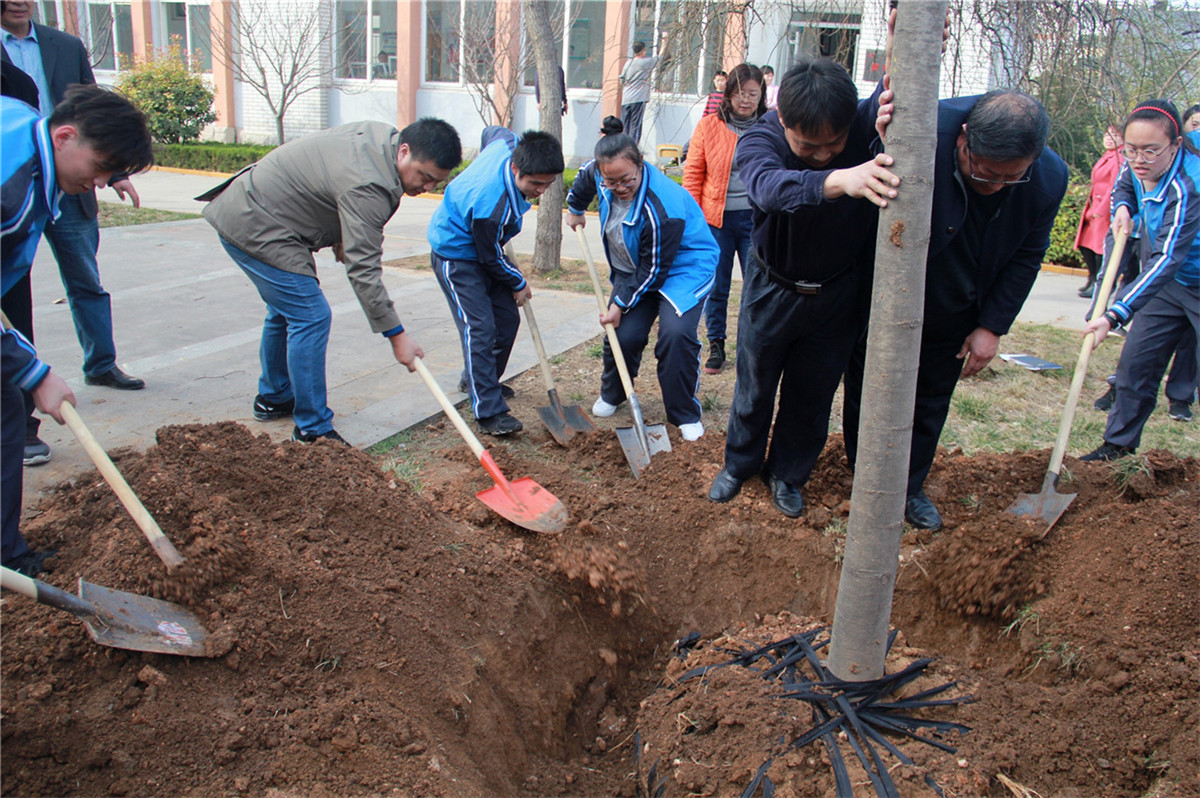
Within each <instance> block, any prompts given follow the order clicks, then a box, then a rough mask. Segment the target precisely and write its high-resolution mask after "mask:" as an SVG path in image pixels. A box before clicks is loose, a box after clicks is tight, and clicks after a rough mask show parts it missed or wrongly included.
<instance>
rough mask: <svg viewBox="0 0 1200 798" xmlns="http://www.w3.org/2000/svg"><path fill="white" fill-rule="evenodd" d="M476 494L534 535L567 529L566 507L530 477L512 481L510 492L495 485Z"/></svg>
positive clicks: (509, 485) (509, 486) (482, 500)
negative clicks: (534, 533)
mask: <svg viewBox="0 0 1200 798" xmlns="http://www.w3.org/2000/svg"><path fill="white" fill-rule="evenodd" d="M475 495H476V496H478V497H479V500H480V501H481V502H483V503H484V504H486V505H487V506H488V507H491V508H492V509H493V510H495V511H496V512H498V513H500V515H502V516H504V517H505V518H507V519H508V520H509V521H512V522H513V523H514V524H516V525H517V526H520V527H524V528H525V529H529V530H532V531H533V532H562V531H563V530H564V529H566V528H567V508H566V507H564V506H563V503H562V502H560V501H559V500H558V499H557V498H556V497H555V495H554V494H553V493H551V492H550V491H548V490H546V489H545V488H543V487H542V486H541V485H539V484H537V483H536V482H534V481H533V480H532V479H530V478H529V477H522V478H521V479H514V480H512V481H511V482H509V483H508V490H505V489H504V488H503V487H501V486H500V485H493V486H492V487H490V488H488V489H487V490H481V491H479V493H476V494H475Z"/></svg>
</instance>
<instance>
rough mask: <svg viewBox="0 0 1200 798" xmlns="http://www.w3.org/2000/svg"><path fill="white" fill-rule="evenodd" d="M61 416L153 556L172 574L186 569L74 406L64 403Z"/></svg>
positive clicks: (60, 409) (175, 550) (181, 559)
mask: <svg viewBox="0 0 1200 798" xmlns="http://www.w3.org/2000/svg"><path fill="white" fill-rule="evenodd" d="M59 412H60V413H62V417H63V420H64V421H65V422H66V423H67V426H68V427H70V428H71V432H73V433H75V437H76V438H78V439H79V443H80V444H82V445H83V449H84V451H86V452H87V453H88V457H90V458H91V459H92V462H93V463H95V465H96V470H97V471H99V472H100V475H101V476H103V477H104V481H105V482H107V483H108V484H109V487H111V488H112V489H113V492H114V493H116V494H117V498H118V499H120V500H121V504H122V505H124V506H125V509H126V510H127V511H128V512H129V515H130V516H131V517H132V518H133V520H134V523H136V524H137V525H138V528H139V529H141V530H142V533H143V534H144V535H145V536H146V540H148V541H150V546H151V547H152V548H153V549H154V553H155V554H157V555H158V558H159V559H160V560H162V561H163V564H164V565H166V566H167V568H168V569H169V570H173V569H175V568H178V567H179V566H180V565H183V556H182V555H181V554H180V553H179V551H178V550H177V549H176V548H175V546H174V545H173V544H172V543H171V541H170V540H169V539H168V538H167V536H166V535H164V534H163V531H162V529H160V528H159V526H158V522H157V521H155V520H154V516H152V515H150V511H149V510H147V509H146V507H145V505H143V504H142V502H141V499H139V498H138V497H137V494H135V493H134V492H133V488H131V487H129V483H128V482H126V481H125V477H123V476H121V472H120V471H118V470H117V467H116V465H114V464H113V461H112V460H110V459H109V457H108V454H107V453H106V452H105V451H104V449H103V447H101V446H100V444H99V443H97V442H96V438H95V437H94V436H93V435H92V432H91V430H89V429H88V428H87V425H86V424H84V423H83V419H82V418H80V417H79V413H78V412H76V410H75V407H74V405H72V404H71V403H70V402H63V403H62V407H61V408H59Z"/></svg>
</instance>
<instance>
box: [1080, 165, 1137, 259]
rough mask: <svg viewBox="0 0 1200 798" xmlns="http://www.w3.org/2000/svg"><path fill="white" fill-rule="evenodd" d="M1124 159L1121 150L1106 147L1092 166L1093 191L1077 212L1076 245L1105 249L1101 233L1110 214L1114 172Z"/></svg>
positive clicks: (1118, 170) (1114, 179)
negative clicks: (1081, 208) (1081, 211)
mask: <svg viewBox="0 0 1200 798" xmlns="http://www.w3.org/2000/svg"><path fill="white" fill-rule="evenodd" d="M1124 160H1125V159H1124V158H1122V157H1121V151H1120V150H1105V152H1104V154H1103V155H1101V156H1100V160H1098V161H1096V165H1095V166H1093V167H1092V192H1091V194H1090V195H1089V196H1088V201H1087V204H1086V205H1084V206H1083V213H1081V214H1080V215H1079V230H1078V232H1076V233H1075V249H1079V248H1080V247H1087V248H1088V249H1090V250H1091V251H1092V252H1099V253H1103V252H1104V234H1105V233H1107V232H1108V228H1109V220H1110V217H1111V215H1112V209H1111V206H1112V190H1113V184H1114V183H1116V182H1117V173H1118V172H1120V171H1121V164H1122V163H1124Z"/></svg>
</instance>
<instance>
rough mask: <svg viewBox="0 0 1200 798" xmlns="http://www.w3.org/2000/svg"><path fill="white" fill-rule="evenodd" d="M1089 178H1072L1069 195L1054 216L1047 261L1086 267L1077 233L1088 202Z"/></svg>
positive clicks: (1079, 267) (1064, 198) (1068, 190)
mask: <svg viewBox="0 0 1200 798" xmlns="http://www.w3.org/2000/svg"><path fill="white" fill-rule="evenodd" d="M1090 188H1091V186H1090V184H1089V183H1088V181H1087V180H1082V181H1081V180H1071V181H1070V182H1069V183H1068V184H1067V195H1066V196H1065V197H1063V201H1062V205H1060V206H1059V208H1058V216H1056V217H1055V218H1054V229H1052V230H1051V231H1050V248H1049V249H1047V250H1046V258H1045V260H1046V262H1047V263H1057V264H1058V265H1059V266H1074V267H1075V268H1077V269H1082V268H1084V266H1083V259H1082V258H1080V257H1079V251H1078V250H1076V249H1075V233H1076V232H1077V231H1078V230H1079V217H1080V215H1081V214H1082V213H1083V206H1084V205H1085V204H1086V203H1087V198H1088V193H1089V189H1090Z"/></svg>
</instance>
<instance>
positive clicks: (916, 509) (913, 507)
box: [904, 490, 942, 532]
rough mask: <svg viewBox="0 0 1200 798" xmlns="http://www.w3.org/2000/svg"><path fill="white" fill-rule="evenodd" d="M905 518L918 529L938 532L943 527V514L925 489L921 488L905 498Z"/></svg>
mask: <svg viewBox="0 0 1200 798" xmlns="http://www.w3.org/2000/svg"><path fill="white" fill-rule="evenodd" d="M904 520H905V521H907V522H908V523H909V524H911V525H912V526H915V527H916V528H917V529H928V530H929V531H930V532H936V531H938V530H939V529H941V528H942V514H941V513H939V512H938V509H937V508H936V507H934V506H933V502H931V501H929V497H928V496H926V495H925V491H923V490H919V491H917V492H916V493H914V494H912V495H911V496H909V497H908V498H907V499H905V500H904Z"/></svg>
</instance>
